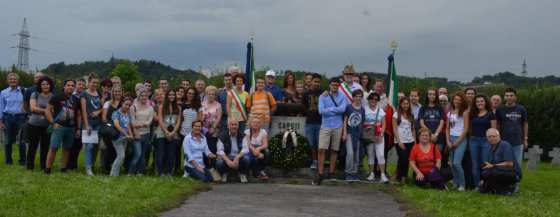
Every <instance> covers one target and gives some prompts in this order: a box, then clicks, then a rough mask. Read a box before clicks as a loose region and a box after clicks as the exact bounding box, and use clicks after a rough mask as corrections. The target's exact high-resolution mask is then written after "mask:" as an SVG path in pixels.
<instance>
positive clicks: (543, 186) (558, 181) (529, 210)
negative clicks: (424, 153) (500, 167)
mask: <svg viewBox="0 0 560 217" xmlns="http://www.w3.org/2000/svg"><path fill="white" fill-rule="evenodd" d="M395 190H396V192H397V196H398V197H400V199H402V200H404V201H405V202H407V203H409V204H411V205H412V206H413V207H414V208H416V209H419V210H421V211H422V212H423V213H424V214H425V215H427V216H441V217H460V216H477V217H478V216H480V217H484V216H507V217H516V216H520V217H521V216H523V217H526V216H538V217H545V216H560V167H553V166H551V165H549V164H541V167H540V169H539V170H537V171H535V172H527V171H525V173H524V177H523V180H522V181H521V192H520V193H518V194H514V195H513V196H496V195H483V194H480V193H477V192H456V191H449V192H442V191H437V190H426V189H421V188H418V187H415V186H413V185H408V184H407V185H404V186H398V187H395Z"/></svg>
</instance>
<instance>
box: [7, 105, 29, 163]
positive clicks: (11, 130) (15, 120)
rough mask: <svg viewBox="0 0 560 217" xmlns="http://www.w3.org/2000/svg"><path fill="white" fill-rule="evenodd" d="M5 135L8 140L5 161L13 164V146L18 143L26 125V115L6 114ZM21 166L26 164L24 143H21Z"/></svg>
mask: <svg viewBox="0 0 560 217" xmlns="http://www.w3.org/2000/svg"><path fill="white" fill-rule="evenodd" d="M3 121H4V126H5V129H4V135H5V138H6V141H5V144H4V157H5V158H4V159H5V160H6V164H12V163H13V160H12V144H13V143H14V142H16V137H17V135H18V133H19V132H20V130H21V128H22V127H23V125H24V123H25V115H24V114H17V115H10V114H7V113H4V119H3ZM18 145H19V164H21V165H23V164H25V160H26V159H25V149H26V147H25V144H24V143H23V142H21V141H20V142H19V144H18Z"/></svg>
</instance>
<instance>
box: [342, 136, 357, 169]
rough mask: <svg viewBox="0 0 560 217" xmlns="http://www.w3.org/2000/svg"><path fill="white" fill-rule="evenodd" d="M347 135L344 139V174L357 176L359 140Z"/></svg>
mask: <svg viewBox="0 0 560 217" xmlns="http://www.w3.org/2000/svg"><path fill="white" fill-rule="evenodd" d="M354 137H357V135H356V136H354V135H352V134H348V136H347V138H346V163H345V169H344V172H346V174H358V166H359V165H360V138H354Z"/></svg>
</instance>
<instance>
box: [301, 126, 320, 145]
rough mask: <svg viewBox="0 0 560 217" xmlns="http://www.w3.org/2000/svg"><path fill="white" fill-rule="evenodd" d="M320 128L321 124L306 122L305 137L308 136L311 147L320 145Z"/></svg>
mask: <svg viewBox="0 0 560 217" xmlns="http://www.w3.org/2000/svg"><path fill="white" fill-rule="evenodd" d="M319 130H321V124H307V123H306V124H305V137H307V141H308V143H309V146H310V147H311V149H317V148H318V147H319Z"/></svg>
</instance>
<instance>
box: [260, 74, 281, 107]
mask: <svg viewBox="0 0 560 217" xmlns="http://www.w3.org/2000/svg"><path fill="white" fill-rule="evenodd" d="M265 76H266V86H265V87H264V90H266V91H268V92H270V93H271V94H272V96H273V97H274V100H276V101H278V102H280V101H282V98H283V95H282V89H280V87H278V85H276V84H274V81H275V80H276V72H274V71H273V70H268V71H266V74H265Z"/></svg>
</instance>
